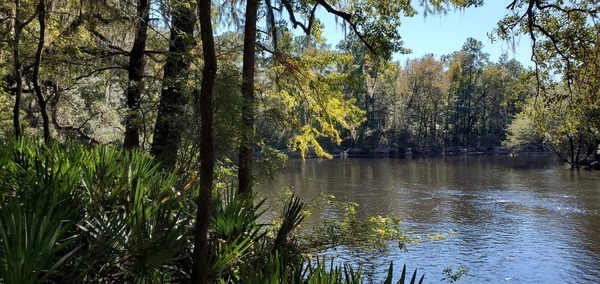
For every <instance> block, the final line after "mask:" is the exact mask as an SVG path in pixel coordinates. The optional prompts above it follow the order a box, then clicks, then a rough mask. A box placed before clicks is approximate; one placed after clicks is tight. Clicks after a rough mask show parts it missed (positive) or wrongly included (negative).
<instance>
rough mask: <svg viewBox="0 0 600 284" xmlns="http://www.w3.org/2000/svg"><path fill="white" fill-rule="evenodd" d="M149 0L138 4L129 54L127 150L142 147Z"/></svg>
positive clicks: (126, 121)
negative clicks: (140, 130) (143, 81)
mask: <svg viewBox="0 0 600 284" xmlns="http://www.w3.org/2000/svg"><path fill="white" fill-rule="evenodd" d="M150 6H151V3H150V1H149V0H139V1H138V2H137V14H136V20H135V23H136V24H135V39H134V41H133V47H132V48H131V51H130V52H129V65H128V66H127V73H128V76H129V78H128V79H129V86H128V87H127V91H126V97H127V111H128V114H127V117H126V118H125V140H124V142H123V147H125V148H126V149H132V148H137V147H139V145H140V137H139V136H140V134H139V128H140V127H139V125H140V122H139V120H140V114H139V112H140V105H139V104H140V97H141V92H142V90H143V89H144V88H143V83H142V80H143V78H144V68H145V60H144V59H145V58H144V57H145V50H146V38H147V37H148V35H147V31H148V24H149V23H148V22H149V20H150Z"/></svg>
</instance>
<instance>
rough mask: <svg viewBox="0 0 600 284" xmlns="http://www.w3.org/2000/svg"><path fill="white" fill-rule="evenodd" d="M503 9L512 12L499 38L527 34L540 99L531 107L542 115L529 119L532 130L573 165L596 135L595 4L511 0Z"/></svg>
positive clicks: (586, 153)
mask: <svg viewBox="0 0 600 284" xmlns="http://www.w3.org/2000/svg"><path fill="white" fill-rule="evenodd" d="M508 8H510V9H511V11H512V13H511V14H510V15H508V16H506V17H505V18H504V19H503V20H502V21H501V22H500V24H499V28H498V30H497V33H498V35H499V36H500V37H501V38H508V37H510V36H511V35H512V34H513V33H524V34H527V35H529V36H530V37H531V39H532V42H533V45H532V51H533V56H532V60H534V62H535V63H536V67H535V71H536V72H535V78H536V81H537V85H538V87H537V93H538V96H539V97H541V98H540V100H539V101H541V102H543V103H542V104H539V105H537V107H536V108H535V113H536V114H535V116H536V117H543V119H541V120H534V121H536V125H537V128H538V131H539V132H540V134H543V136H544V137H546V142H547V143H548V145H549V146H550V147H551V148H552V149H553V150H555V152H557V154H559V156H561V157H562V158H563V159H564V160H565V161H567V162H568V163H570V164H571V165H572V166H573V167H578V166H579V165H580V164H581V163H582V162H583V160H584V159H583V158H584V157H586V156H589V155H591V154H593V152H594V151H595V149H596V148H597V146H598V140H599V138H600V136H598V129H600V128H599V127H600V124H598V119H597V116H598V113H600V109H599V108H598V106H597V103H596V102H597V101H598V94H599V92H598V90H599V89H600V80H599V79H598V76H597V72H598V70H600V63H599V60H598V59H599V58H600V48H599V43H600V39H599V37H598V33H597V31H598V30H599V29H600V24H598V21H597V19H598V12H599V11H600V6H599V4H598V3H597V2H596V1H572V2H568V3H564V2H563V1H556V2H546V1H539V0H528V1H524V0H521V1H517V0H515V1H512V2H511V3H510V5H509V6H508ZM518 8H525V10H524V11H523V12H521V10H518ZM521 19H524V20H521ZM556 123H558V124H556ZM582 151H583V153H582Z"/></svg>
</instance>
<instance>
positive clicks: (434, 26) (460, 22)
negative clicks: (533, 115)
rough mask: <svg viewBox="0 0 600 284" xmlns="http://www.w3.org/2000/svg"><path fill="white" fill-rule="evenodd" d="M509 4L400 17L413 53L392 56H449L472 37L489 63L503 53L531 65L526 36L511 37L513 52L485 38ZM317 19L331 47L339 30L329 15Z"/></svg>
mask: <svg viewBox="0 0 600 284" xmlns="http://www.w3.org/2000/svg"><path fill="white" fill-rule="evenodd" d="M509 2H510V1H508V0H487V1H486V2H485V4H484V5H483V6H482V7H478V8H469V9H465V10H457V11H449V12H448V13H447V14H446V15H428V16H427V17H426V18H424V17H423V14H422V13H419V14H418V15H416V16H414V17H412V18H404V19H403V20H402V26H401V27H400V34H401V35H402V38H403V40H404V46H405V47H407V48H410V49H412V51H413V52H412V54H409V55H395V56H394V59H395V60H402V61H404V60H405V59H406V58H418V57H421V56H423V55H425V54H427V53H433V54H435V55H437V56H438V57H439V56H440V55H444V54H450V53H452V52H454V51H457V50H460V48H461V47H462V46H463V44H464V43H465V41H466V40H467V38H469V37H473V38H475V39H477V40H479V41H481V42H482V43H483V45H484V49H483V51H484V52H486V53H488V54H490V60H492V61H498V58H499V57H500V55H501V54H502V53H507V54H508V57H509V58H515V59H517V60H519V61H520V62H521V63H522V64H523V65H525V66H532V65H533V64H532V62H531V61H530V58H531V41H530V40H529V38H528V37H527V36H520V37H518V38H515V43H516V47H515V48H514V50H513V48H512V47H511V46H510V45H509V44H508V43H506V42H501V41H496V42H494V43H492V42H491V40H490V39H489V38H488V33H491V32H492V30H493V29H494V28H495V27H496V24H497V23H498V20H500V19H501V18H502V17H503V16H504V15H505V14H507V13H508V12H509V11H508V10H506V5H508V3H509ZM324 14H325V13H324ZM320 18H321V19H322V20H323V22H324V23H325V26H326V27H328V28H326V30H325V33H324V36H325V37H326V38H327V39H328V41H329V42H330V43H331V44H332V45H334V46H335V44H337V42H339V40H340V39H341V38H342V37H343V33H342V29H341V28H336V27H335V24H334V20H333V16H332V15H323V17H320Z"/></svg>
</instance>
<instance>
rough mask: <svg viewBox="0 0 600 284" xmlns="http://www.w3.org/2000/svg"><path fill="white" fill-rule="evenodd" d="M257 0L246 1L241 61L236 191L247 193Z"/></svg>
mask: <svg viewBox="0 0 600 284" xmlns="http://www.w3.org/2000/svg"><path fill="white" fill-rule="evenodd" d="M257 11H258V0H247V1H246V20H245V27H244V55H243V63H242V86H241V91H242V141H241V145H240V153H239V166H238V186H239V187H238V193H240V194H245V193H249V192H250V190H251V186H252V161H253V156H254V73H255V68H254V63H255V54H256V21H257V19H256V18H257Z"/></svg>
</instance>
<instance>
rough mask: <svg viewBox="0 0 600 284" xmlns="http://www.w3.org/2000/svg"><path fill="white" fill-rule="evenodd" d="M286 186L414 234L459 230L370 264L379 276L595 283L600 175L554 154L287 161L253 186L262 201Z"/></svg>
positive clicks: (599, 258)
mask: <svg viewBox="0 0 600 284" xmlns="http://www.w3.org/2000/svg"><path fill="white" fill-rule="evenodd" d="M289 187H293V189H294V191H295V192H296V193H298V194H299V195H301V196H302V197H304V198H306V199H310V198H313V197H315V196H317V195H319V194H321V193H325V194H334V195H335V196H336V197H337V199H340V200H347V201H351V202H356V203H358V204H359V205H360V210H361V211H362V213H364V214H368V215H373V214H379V215H394V216H398V217H400V218H401V219H402V220H404V223H403V225H404V229H405V230H406V231H407V232H409V233H412V234H418V235H427V234H429V233H432V232H440V233H447V232H449V231H451V230H453V231H456V232H457V234H456V235H453V236H449V237H448V238H447V239H446V240H444V241H439V242H425V243H423V244H421V245H419V246H412V247H409V250H410V252H409V253H405V252H402V251H400V250H394V251H393V252H392V253H391V255H389V256H385V257H381V258H378V259H376V260H374V262H375V263H374V264H375V265H374V266H373V267H376V268H377V269H378V270H381V273H383V271H384V270H385V269H386V267H387V264H388V263H389V261H391V260H394V262H395V263H396V265H397V266H398V268H397V269H400V270H401V265H402V264H403V263H407V265H408V266H409V268H410V267H412V268H419V270H420V271H423V272H425V273H426V277H425V278H426V282H428V283H440V282H443V281H442V279H443V277H444V275H443V273H442V271H443V269H444V268H445V267H447V266H450V265H453V266H454V267H458V266H463V267H465V268H467V269H468V270H469V272H470V274H472V276H470V277H463V278H461V282H460V283H500V282H512V283H600V215H599V213H600V173H598V172H587V171H580V172H576V171H570V170H568V169H567V168H566V167H564V166H563V165H562V164H561V163H560V162H559V161H558V160H556V159H554V158H552V157H551V156H523V157H504V156H469V157H449V158H428V159H413V160H406V159H336V160H330V161H317V160H307V161H305V162H302V161H299V160H294V161H292V162H291V164H290V166H289V167H288V168H287V169H286V170H285V172H284V173H283V174H282V175H281V176H279V177H278V178H276V179H275V181H272V182H261V183H259V184H258V188H259V191H261V192H262V193H263V194H265V195H267V196H268V195H270V194H271V193H274V192H275V191H277V190H280V189H281V188H289ZM315 213H317V214H314V216H319V213H320V214H323V213H324V212H315ZM338 253H339V251H338ZM340 257H342V258H346V259H347V260H353V258H354V257H355V256H348V255H344V254H341V255H340ZM396 271H399V270H396ZM380 277H383V275H381V276H380ZM446 282H447V281H446Z"/></svg>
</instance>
